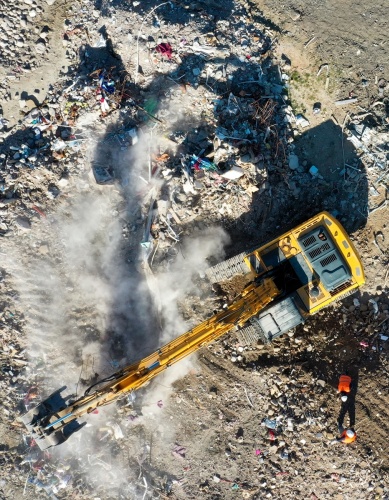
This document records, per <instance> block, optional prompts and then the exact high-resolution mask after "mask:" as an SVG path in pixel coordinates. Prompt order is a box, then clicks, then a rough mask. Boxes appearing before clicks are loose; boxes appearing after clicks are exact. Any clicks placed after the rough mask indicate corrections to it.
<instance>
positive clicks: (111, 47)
mask: <svg viewBox="0 0 389 500" xmlns="http://www.w3.org/2000/svg"><path fill="white" fill-rule="evenodd" d="M0 2H1V0H0ZM1 9H2V10H1V13H2V14H1V19H0V29H1V42H0V47H1V55H2V58H1V59H2V66H1V68H0V97H1V113H0V141H1V142H0V159H1V178H0V217H1V220H0V235H1V237H2V245H1V255H2V264H1V278H0V280H1V281H0V287H1V306H2V307H1V312H0V320H1V351H0V356H1V367H2V378H1V379H0V391H1V397H2V411H1V413H0V415H1V417H0V435H1V445H0V461H1V472H0V496H1V497H2V498H5V499H11V498H12V499H19V498H20V499H21V498H64V499H65V498H74V499H90V498H94V499H101V500H105V499H111V498H112V499H113V498H115V499H119V498H123V499H130V498H131V499H132V498H134V499H135V498H136V499H138V498H139V499H147V498H168V497H170V498H177V499H181V498H182V499H184V498H185V499H186V498H199V497H200V498H206V499H229V498H237V497H238V498H248V499H249V498H252V499H262V498H275V499H276V498H280V499H281V498H283V499H284V498H292V497H295V498H312V499H325V498H331V499H332V498H336V499H355V498H358V499H359V498H361V499H366V498H374V499H381V498H388V494H389V493H388V491H389V490H388V488H389V484H388V467H389V463H388V457H387V451H386V440H387V436H388V425H387V422H388V416H389V415H388V407H387V406H388V405H387V398H388V393H387V391H388V346H389V342H388V323H387V321H388V319H389V300H388V298H387V291H388V280H389V268H388V262H389V261H388V257H387V247H386V240H387V238H388V237H389V233H388V228H387V225H386V219H387V214H388V208H387V182H388V179H387V168H388V158H387V142H388V116H389V113H388V109H389V108H388V97H387V93H388V88H387V82H386V79H385V78H386V77H387V70H388V68H387V57H386V54H385V34H386V31H385V28H386V24H385V23H386V21H385V15H384V13H385V12H384V5H383V3H382V4H380V2H379V1H377V2H374V5H371V6H369V10H368V11H366V12H365V9H364V8H363V12H362V11H361V9H362V7H359V6H355V5H353V6H349V5H347V4H342V6H340V5H335V4H334V3H332V2H326V5H325V6H324V4H322V3H321V2H320V3H319V2H309V3H306V2H299V3H296V2H292V1H287V2H286V3H285V2H284V4H283V6H282V9H281V8H279V7H278V5H277V4H274V2H271V3H269V4H268V3H267V2H264V1H263V0H258V1H257V2H255V3H247V2H246V3H245V2H243V3H238V2H233V1H227V2H223V5H222V6H220V5H219V2H213V1H209V0H208V1H207V2H205V1H202V0H200V1H197V2H189V1H188V2H161V3H157V2H154V1H151V0H147V1H143V2H136V1H133V2H131V3H130V2H121V1H119V0H111V1H110V2H108V1H106V0H100V1H96V2H93V1H91V0H83V1H82V2H78V1H73V2H70V3H69V2H67V3H65V2H62V1H61V0H56V1H54V0H45V1H43V0H35V1H34V0H28V1H27V0H24V2H22V1H21V0H20V1H19V0H14V1H13V2H9V1H8V2H6V1H2V2H1ZM335 18H336V19H337V20H338V22H337V23H336V25H333V20H334V19H335ZM343 101H344V102H343ZM320 210H329V211H331V212H332V213H333V214H334V215H336V216H337V217H338V218H339V219H340V221H341V222H342V223H343V224H344V226H345V228H346V229H347V231H348V232H349V233H350V234H351V237H352V239H353V241H354V243H355V245H356V246H357V248H358V250H359V252H360V254H361V256H362V260H363V263H364V267H365V272H366V286H365V287H364V288H363V289H362V290H361V291H360V292H358V293H357V294H356V295H354V296H352V297H348V298H347V299H345V300H344V301H343V302H341V303H337V304H335V305H334V306H331V307H330V308H329V309H327V310H325V311H323V312H321V313H320V314H318V315H317V316H315V317H313V318H312V319H311V320H310V321H309V322H307V323H306V324H305V325H304V326H300V327H297V328H296V329H295V330H293V331H291V332H289V334H288V335H284V336H283V337H281V338H280V339H278V340H277V341H276V342H274V343H273V344H271V345H269V346H262V345H255V346H243V345H241V344H240V343H239V341H238V339H237V338H236V336H235V335H234V334H229V335H227V336H225V337H224V338H222V339H221V340H219V341H218V342H215V343H214V344H212V345H210V346H209V347H208V348H204V349H203V350H202V351H200V352H199V353H198V354H197V355H196V356H193V357H192V358H190V359H189V360H185V361H183V362H181V363H179V364H178V365H176V366H174V367H172V368H171V369H169V370H168V371H167V372H166V374H165V375H164V376H161V377H159V378H158V379H156V380H155V381H154V382H153V383H152V384H150V386H147V387H145V388H143V389H142V390H140V391H138V392H137V393H136V394H131V395H129V396H128V397H126V398H124V399H121V400H120V401H119V402H118V403H117V404H114V405H111V406H110V407H107V408H103V409H101V410H99V411H98V412H96V413H95V414H92V415H89V417H88V419H87V422H88V424H87V426H86V427H85V428H83V429H82V431H81V432H79V433H77V434H75V435H74V436H72V438H71V439H70V440H69V441H68V442H67V443H65V444H64V445H62V446H61V447H58V448H56V449H50V450H49V451H47V452H44V453H43V452H40V451H39V450H38V449H37V446H36V445H35V443H34V441H33V440H31V438H30V437H29V436H28V435H27V433H26V432H25V429H24V428H23V426H22V425H21V424H20V423H19V422H18V421H17V417H18V416H20V415H21V414H23V413H24V412H25V411H27V410H28V409H30V408H32V407H33V405H34V404H35V403H36V402H39V401H40V400H42V399H44V398H45V397H46V396H47V395H48V394H50V393H51V392H52V391H53V390H55V389H57V388H59V387H61V386H64V385H67V387H68V393H69V394H77V395H79V396H80V395H81V394H82V393H83V391H84V390H85V388H87V387H88V386H89V385H90V384H91V383H93V382H94V381H95V380H96V379H97V378H102V377H104V376H107V375H109V374H110V373H112V372H114V371H115V370H117V369H118V368H119V367H122V366H125V365H126V364H129V363H131V362H133V361H135V360H137V359H139V358H140V357H142V356H144V355H147V354H148V353H150V352H151V351H152V350H153V349H155V348H156V347H158V346H159V345H161V344H162V343H164V342H166V341H167V340H170V339H171V338H174V337H176V336H177V335H178V334H180V333H182V332H184V331H186V330H187V329H188V328H189V327H190V326H192V325H195V324H196V323H198V322H201V321H202V320H203V319H204V318H206V317H207V316H209V315H210V314H212V312H213V311H214V310H217V309H219V308H221V307H222V306H223V303H224V302H225V300H226V299H228V298H229V299H231V298H232V297H233V295H234V293H236V283H234V286H232V285H231V284H228V283H227V284H224V285H223V287H222V288H221V289H220V290H218V293H216V291H214V290H212V287H211V286H210V285H209V284H208V283H207V282H206V281H205V280H204V279H203V278H201V276H203V274H204V271H205V269H206V267H208V266H209V265H213V264H215V263H217V262H219V261H221V260H223V258H225V257H230V256H233V255H235V254H237V253H239V252H241V251H244V250H247V249H249V248H253V247H254V246H256V245H260V244H262V243H264V242H265V241H267V240H269V239H270V238H272V237H275V236H277V235H278V234H280V233H281V232H283V231H286V230H288V229H290V228H291V227H293V226H294V225H296V224H298V223H300V222H302V221H303V220H305V219H307V218H309V217H310V216H312V215H314V214H316V213H317V212H319V211H320ZM220 291H222V293H220ZM344 370H349V371H350V374H351V375H352V376H353V378H354V380H355V381H356V383H357V394H356V430H357V433H358V440H357V442H356V443H355V444H353V445H351V446H347V447H346V446H341V445H340V444H332V441H333V439H334V436H335V435H336V432H337V426H336V420H337V416H338V412H339V400H338V397H337V395H336V385H337V378H338V376H339V374H340V373H342V372H343V371H344ZM265 418H267V419H269V422H268V425H269V426H270V427H272V426H273V427H274V426H275V429H274V430H272V429H269V428H267V427H266V426H263V425H261V422H262V421H263V419H265Z"/></svg>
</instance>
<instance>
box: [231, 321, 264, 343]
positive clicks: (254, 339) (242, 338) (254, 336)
mask: <svg viewBox="0 0 389 500" xmlns="http://www.w3.org/2000/svg"><path fill="white" fill-rule="evenodd" d="M236 336H237V338H238V341H239V343H240V344H242V345H244V346H247V345H256V344H258V342H261V343H263V344H268V343H269V339H268V338H267V337H266V335H265V334H264V332H263V331H262V328H261V327H260V326H259V325H258V324H257V323H252V324H249V325H247V326H245V327H244V328H242V329H240V330H237V331H236Z"/></svg>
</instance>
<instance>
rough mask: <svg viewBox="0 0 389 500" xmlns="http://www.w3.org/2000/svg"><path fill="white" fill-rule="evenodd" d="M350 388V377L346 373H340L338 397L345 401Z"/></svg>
mask: <svg viewBox="0 0 389 500" xmlns="http://www.w3.org/2000/svg"><path fill="white" fill-rule="evenodd" d="M351 388H352V381H351V377H349V376H348V375H341V376H340V377H339V383H338V392H339V393H340V399H341V400H342V401H343V403H345V402H346V401H347V399H348V397H349V395H350V392H351Z"/></svg>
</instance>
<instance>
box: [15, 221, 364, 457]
mask: <svg viewBox="0 0 389 500" xmlns="http://www.w3.org/2000/svg"><path fill="white" fill-rule="evenodd" d="M207 275H208V279H209V281H210V282H214V283H215V282H223V281H226V280H231V279H234V278H235V277H236V276H237V275H244V276H246V278H247V286H246V288H244V290H243V291H242V293H241V294H240V295H239V296H238V297H237V298H236V299H235V300H234V301H233V302H232V303H231V304H230V305H228V306H227V307H225V308H224V309H223V310H222V311H221V312H219V313H217V314H215V315H214V316H212V317H210V318H209V319H207V320H205V321H203V322H202V323H201V324H199V325H198V326H196V327H195V328H193V329H191V330H189V331H187V332H186V333H184V334H182V335H181V336H179V337H178V338H176V339H175V340H172V341H171V342H169V343H168V344H166V345H164V346H163V347H161V348H160V349H158V350H157V351H155V352H153V353H152V354H150V355H149V356H147V357H146V358H143V359H141V360H140V361H138V362H136V363H133V364H131V365H129V366H126V367H125V368H122V369H121V370H119V371H117V372H116V373H114V374H113V375H111V376H110V377H107V378H105V379H103V380H101V381H99V382H97V383H96V384H94V385H92V386H91V387H89V389H87V390H86V391H85V393H84V395H83V396H82V397H80V398H79V399H77V400H76V401H69V400H66V398H63V397H62V395H61V392H62V391H63V390H64V389H66V387H63V388H61V389H59V390H58V391H56V392H54V393H53V394H52V395H51V396H49V397H48V398H47V399H46V400H44V401H42V402H41V403H39V404H38V405H37V406H36V407H35V408H33V409H32V410H30V411H28V412H27V413H26V414H25V415H23V416H21V417H20V420H21V421H22V422H23V423H24V425H25V426H26V427H27V429H28V431H29V432H30V433H31V434H32V436H33V438H34V439H35V441H36V443H37V444H38V446H39V447H40V448H41V449H42V450H44V449H47V448H49V447H51V446H55V445H58V444H61V443H63V442H64V441H65V440H66V439H67V438H68V437H69V436H70V435H71V434H72V433H74V432H75V431H77V430H79V429H80V428H81V427H82V426H83V425H85V423H84V424H79V423H78V421H77V419H78V418H80V417H82V416H83V415H85V414H88V413H91V412H92V411H94V410H95V409H96V408H97V407H99V406H103V405H106V404H109V403H111V402H113V401H115V400H117V399H118V398H119V397H120V396H122V395H123V394H126V393H129V392H131V391H135V390H137V389H139V388H140V387H141V386H143V385H145V384H146V383H147V382H149V381H150V380H151V379H152V378H154V377H155V376H157V375H158V374H159V373H161V372H162V371H164V370H165V369H166V368H168V367H169V366H171V365H172V364H173V363H176V362H177V361H180V359H182V358H184V357H186V356H188V355H189V354H191V353H193V352H195V351H197V350H199V349H200V348H201V347H203V346H205V345H207V344H209V343H210V342H212V341H214V340H216V339H218V338H219V337H221V336H222V335H224V334H225V333H227V332H229V331H231V330H233V329H235V330H236V331H237V335H238V338H239V339H240V340H241V342H246V343H247V342H258V341H262V342H264V343H267V342H271V341H272V340H274V339H275V338H276V337H278V336H280V335H281V334H283V333H285V332H287V331H288V330H290V329H291V328H294V327H296V326H297V325H299V324H301V323H303V322H304V321H305V320H306V319H307V318H308V317H309V316H311V315H313V314H315V313H316V312H317V311H319V310H320V309H322V308H323V307H326V306H327V305H329V304H330V303H332V302H334V301H336V300H339V299H341V298H343V297H345V296H347V295H350V294H351V293H353V292H355V291H356V290H357V289H358V288H359V287H360V286H362V285H363V284H364V282H365V276H364V271H363V267H362V263H361V260H360V257H359V255H358V253H357V251H356V249H355V247H354V245H353V243H352V242H351V240H350V238H349V237H348V235H347V233H346V232H345V230H344V229H343V227H342V226H341V224H340V223H339V222H338V221H337V220H336V219H335V218H334V217H332V216H331V215H330V214H329V213H327V212H321V213H320V214H318V215H316V216H315V217H313V218H311V219H309V220H308V221H307V222H305V223H303V224H300V225H299V226H298V227H296V228H295V229H293V230H291V231H289V232H287V233H285V234H283V235H282V236H280V237H279V238H276V239H274V240H272V241H270V242H269V243H267V244H265V245H263V246H261V247H260V248H258V249H256V250H254V251H252V252H249V253H243V254H240V255H238V256H235V257H233V258H231V259H229V260H227V261H224V262H222V263H220V264H217V265H216V266H214V267H212V268H210V269H209V270H208V272H207Z"/></svg>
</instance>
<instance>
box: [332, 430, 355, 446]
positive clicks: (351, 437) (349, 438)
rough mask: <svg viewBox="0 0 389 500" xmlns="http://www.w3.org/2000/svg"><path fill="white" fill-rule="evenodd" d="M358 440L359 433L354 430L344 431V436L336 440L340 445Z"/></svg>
mask: <svg viewBox="0 0 389 500" xmlns="http://www.w3.org/2000/svg"><path fill="white" fill-rule="evenodd" d="M356 439H357V433H356V432H355V431H354V430H353V429H344V430H343V432H342V434H341V435H340V436H339V437H337V438H336V440H337V441H338V443H344V444H350V443H353V442H354V441H355V440H356Z"/></svg>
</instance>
